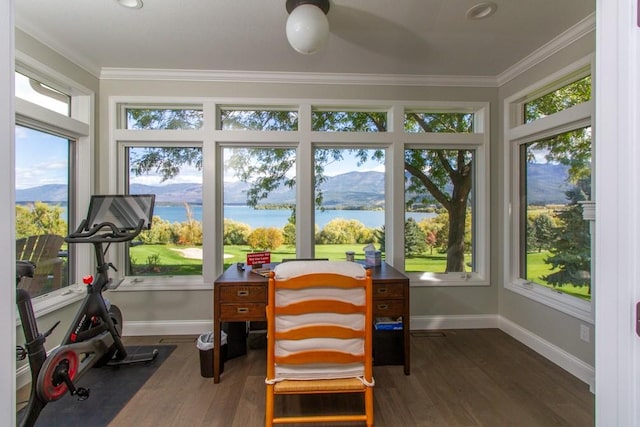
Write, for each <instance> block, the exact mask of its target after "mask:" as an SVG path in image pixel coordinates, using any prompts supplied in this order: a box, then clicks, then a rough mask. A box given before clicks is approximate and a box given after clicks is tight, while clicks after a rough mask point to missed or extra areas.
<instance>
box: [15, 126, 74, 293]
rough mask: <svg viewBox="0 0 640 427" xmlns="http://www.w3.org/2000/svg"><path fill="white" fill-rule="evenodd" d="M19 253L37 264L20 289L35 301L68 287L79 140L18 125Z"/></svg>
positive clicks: (17, 228)
mask: <svg viewBox="0 0 640 427" xmlns="http://www.w3.org/2000/svg"><path fill="white" fill-rule="evenodd" d="M15 129H16V134H15V139H16V151H15V155H16V157H15V165H16V172H15V174H16V175H15V182H16V223H15V225H16V239H17V241H16V252H17V258H18V259H26V260H31V261H34V262H35V263H36V274H35V277H33V278H25V279H24V280H23V281H22V283H21V285H20V286H21V287H23V288H25V289H27V290H28V291H29V293H30V294H31V296H32V297H36V296H39V295H43V294H45V293H47V292H50V291H54V290H56V289H60V288H61V287H65V286H68V285H69V283H70V282H71V281H72V280H73V278H70V277H69V271H70V270H69V257H68V251H67V244H66V243H65V242H64V237H66V236H67V234H69V224H70V220H69V212H70V211H72V207H70V206H69V201H70V197H69V194H70V189H69V175H70V173H71V171H70V163H69V159H70V158H71V155H70V152H71V150H72V147H73V144H74V141H71V140H68V139H66V138H61V137H59V136H56V135H52V134H49V133H45V132H42V131H39V130H35V129H31V128H27V127H24V126H16V128H15Z"/></svg>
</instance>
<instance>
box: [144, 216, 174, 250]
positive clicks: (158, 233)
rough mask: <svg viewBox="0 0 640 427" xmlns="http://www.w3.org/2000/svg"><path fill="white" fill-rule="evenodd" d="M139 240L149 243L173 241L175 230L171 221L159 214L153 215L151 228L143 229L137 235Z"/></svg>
mask: <svg viewBox="0 0 640 427" xmlns="http://www.w3.org/2000/svg"><path fill="white" fill-rule="evenodd" d="M136 239H137V240H140V241H142V242H143V243H147V244H167V243H171V242H173V230H172V226H171V223H170V222H169V221H167V220H165V219H162V218H160V217H159V216H155V215H154V216H153V220H152V221H151V229H150V230H143V231H141V232H140V234H138V237H136Z"/></svg>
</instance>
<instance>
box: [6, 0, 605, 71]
mask: <svg viewBox="0 0 640 427" xmlns="http://www.w3.org/2000/svg"><path fill="white" fill-rule="evenodd" d="M481 1H483V0H331V8H330V10H329V13H328V19H329V25H330V29H331V35H330V38H329V42H328V43H327V45H326V46H325V47H324V49H323V50H322V51H321V52H319V53H317V54H315V55H309V56H305V55H302V54H299V53H297V52H295V51H294V50H293V49H292V48H291V47H290V46H289V44H288V42H287V39H286V35H285V24H286V20H287V16H288V15H287V12H286V10H285V0H144V6H143V7H142V8H141V9H126V8H124V7H122V6H120V5H119V4H118V3H117V2H116V1H115V0H66V1H51V0H15V24H16V26H17V27H18V28H19V29H21V30H23V31H24V32H26V33H28V34H30V35H31V36H33V37H35V38H36V39H38V40H40V41H41V42H43V43H44V44H46V45H48V46H49V47H51V48H53V49H54V50H56V51H58V52H59V53H61V54H62V55H64V56H66V57H67V58H69V59H70V60H72V61H73V62H75V63H77V64H78V65H80V66H82V67H83V68H85V69H86V70H88V71H90V72H91V73H93V74H95V75H96V76H100V74H101V72H104V70H105V68H124V69H140V68H142V69H153V70H157V69H162V70H167V69H172V70H196V71H224V72H229V71H242V72H283V73H308V72H313V73H355V74H379V75H394V74H395V75H405V76H476V77H489V76H491V77H495V76H498V75H500V74H501V73H503V72H505V71H506V70H508V69H509V68H510V67H512V66H514V65H515V64H516V63H517V62H519V61H520V60H522V59H523V58H525V57H526V56H527V55H529V54H531V53H532V52H534V51H535V50H536V49H538V48H540V47H541V46H543V45H545V44H546V43H548V42H549V41H550V40H552V39H554V38H555V37H557V36H558V35H560V34H562V33H563V32H565V31H566V30H568V29H569V28H571V27H572V26H574V25H575V24H577V23H579V22H581V21H583V20H584V19H585V18H587V17H589V16H590V15H591V14H592V13H593V12H594V11H595V0H562V1H558V0H494V1H495V3H497V5H498V9H497V11H496V13H495V14H494V15H493V16H490V17H489V18H486V19H484V20H469V19H467V18H466V16H465V15H466V12H467V10H468V9H469V8H470V7H472V6H473V5H475V4H477V3H480V2H481Z"/></svg>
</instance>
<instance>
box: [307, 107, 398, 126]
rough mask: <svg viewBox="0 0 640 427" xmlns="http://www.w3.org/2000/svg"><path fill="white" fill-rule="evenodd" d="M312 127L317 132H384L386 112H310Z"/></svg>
mask: <svg viewBox="0 0 640 427" xmlns="http://www.w3.org/2000/svg"><path fill="white" fill-rule="evenodd" d="M311 122H312V129H313V130H315V131H319V132H386V131H387V114H386V113H384V112H376V111H368V112H364V111H330V110H329V111H324V110H319V109H317V110H313V111H312V112H311Z"/></svg>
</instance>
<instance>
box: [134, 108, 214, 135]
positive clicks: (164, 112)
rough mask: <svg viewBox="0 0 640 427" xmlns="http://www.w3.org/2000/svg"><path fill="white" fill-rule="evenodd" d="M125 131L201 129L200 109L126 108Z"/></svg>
mask: <svg viewBox="0 0 640 427" xmlns="http://www.w3.org/2000/svg"><path fill="white" fill-rule="evenodd" d="M126 117H127V119H126V125H127V129H145V130H169V129H177V130H180V129H182V130H185V129H200V128H201V127H202V109H195V108H193V109H189V108H164V109H163V108H127V109H126Z"/></svg>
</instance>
